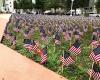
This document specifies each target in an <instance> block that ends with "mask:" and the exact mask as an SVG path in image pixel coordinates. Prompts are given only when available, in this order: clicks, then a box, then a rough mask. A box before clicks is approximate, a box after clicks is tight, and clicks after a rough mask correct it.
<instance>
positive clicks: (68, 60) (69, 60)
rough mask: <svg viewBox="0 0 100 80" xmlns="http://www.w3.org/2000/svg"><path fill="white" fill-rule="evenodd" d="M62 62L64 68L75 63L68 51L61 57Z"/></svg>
mask: <svg viewBox="0 0 100 80" xmlns="http://www.w3.org/2000/svg"><path fill="white" fill-rule="evenodd" d="M60 61H61V62H62V64H63V66H68V65H70V64H72V63H74V62H75V61H74V59H72V57H71V56H70V54H69V53H68V52H66V51H64V54H63V55H62V56H61V57H60Z"/></svg>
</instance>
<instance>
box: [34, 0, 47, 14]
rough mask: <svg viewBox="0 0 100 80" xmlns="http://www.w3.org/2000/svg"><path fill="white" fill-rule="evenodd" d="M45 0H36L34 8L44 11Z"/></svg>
mask: <svg viewBox="0 0 100 80" xmlns="http://www.w3.org/2000/svg"><path fill="white" fill-rule="evenodd" d="M45 1H46V0H36V1H35V2H36V3H35V9H37V11H40V12H43V11H44V6H45V5H44V4H45Z"/></svg>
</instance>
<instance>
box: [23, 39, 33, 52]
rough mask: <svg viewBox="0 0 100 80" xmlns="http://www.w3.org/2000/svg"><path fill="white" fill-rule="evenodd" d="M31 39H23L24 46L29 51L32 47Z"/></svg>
mask: <svg viewBox="0 0 100 80" xmlns="http://www.w3.org/2000/svg"><path fill="white" fill-rule="evenodd" d="M31 43H32V42H31V40H30V39H24V48H26V49H28V50H29V51H30V52H31V50H32V48H33V46H32V44H31Z"/></svg>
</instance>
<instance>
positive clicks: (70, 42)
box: [70, 39, 72, 47]
mask: <svg viewBox="0 0 100 80" xmlns="http://www.w3.org/2000/svg"><path fill="white" fill-rule="evenodd" d="M71 45H72V40H71V39H70V47H71Z"/></svg>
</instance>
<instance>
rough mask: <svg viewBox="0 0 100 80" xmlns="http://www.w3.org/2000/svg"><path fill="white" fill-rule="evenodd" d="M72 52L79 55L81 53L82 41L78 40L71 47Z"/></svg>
mask: <svg viewBox="0 0 100 80" xmlns="http://www.w3.org/2000/svg"><path fill="white" fill-rule="evenodd" d="M69 51H70V52H72V53H74V54H75V55H79V54H80V53H81V48H80V43H79V41H78V40H76V41H75V43H74V44H73V45H72V46H71V48H70V49H69Z"/></svg>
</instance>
